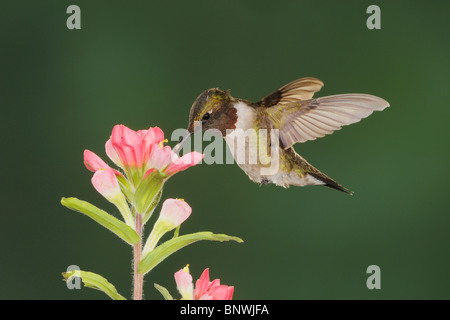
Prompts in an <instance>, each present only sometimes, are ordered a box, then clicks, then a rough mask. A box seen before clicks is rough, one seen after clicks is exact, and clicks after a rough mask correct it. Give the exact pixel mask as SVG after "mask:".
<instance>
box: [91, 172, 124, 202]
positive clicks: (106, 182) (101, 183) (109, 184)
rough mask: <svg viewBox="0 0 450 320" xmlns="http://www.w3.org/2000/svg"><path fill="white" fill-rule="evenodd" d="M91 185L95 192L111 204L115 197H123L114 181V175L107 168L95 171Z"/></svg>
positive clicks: (115, 180)
mask: <svg viewBox="0 0 450 320" xmlns="http://www.w3.org/2000/svg"><path fill="white" fill-rule="evenodd" d="M92 184H93V185H94V188H95V190H97V191H98V192H99V193H100V194H101V195H102V196H104V197H105V198H106V199H108V200H109V201H111V202H114V201H115V200H116V199H117V197H121V196H123V195H122V193H121V191H120V186H119V183H118V182H117V179H116V174H115V172H114V170H113V169H111V168H109V167H108V168H106V169H104V170H98V171H96V172H95V173H94V176H93V177H92Z"/></svg>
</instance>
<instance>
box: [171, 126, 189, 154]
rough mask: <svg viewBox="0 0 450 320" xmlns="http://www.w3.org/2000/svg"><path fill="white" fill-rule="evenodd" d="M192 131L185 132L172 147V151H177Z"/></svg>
mask: <svg viewBox="0 0 450 320" xmlns="http://www.w3.org/2000/svg"><path fill="white" fill-rule="evenodd" d="M191 134H192V132H189V131H188V132H187V133H186V134H185V135H184V136H183V137H181V139H180V141H179V142H178V143H177V145H176V146H175V147H174V148H173V149H172V151H173V152H175V153H178V151H179V150H180V148H181V146H182V145H183V144H184V143H185V142H186V140H187V139H188V138H189V137H190V136H191Z"/></svg>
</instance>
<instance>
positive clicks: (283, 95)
mask: <svg viewBox="0 0 450 320" xmlns="http://www.w3.org/2000/svg"><path fill="white" fill-rule="evenodd" d="M322 87H323V82H322V81H320V80H319V79H317V78H309V77H308V78H301V79H297V80H294V81H292V82H289V83H288V84H286V85H284V86H282V87H281V88H280V89H278V90H277V91H274V92H272V93H270V94H268V95H267V96H265V97H264V98H262V99H261V100H260V101H258V102H257V103H256V104H257V105H258V106H260V107H272V106H275V105H278V104H287V103H290V102H296V101H301V100H309V99H311V98H312V97H313V95H314V93H315V92H317V91H319V90H320V89H321V88H322Z"/></svg>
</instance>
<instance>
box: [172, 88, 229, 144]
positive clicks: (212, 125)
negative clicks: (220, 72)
mask: <svg viewBox="0 0 450 320" xmlns="http://www.w3.org/2000/svg"><path fill="white" fill-rule="evenodd" d="M235 101H236V100H235V99H234V98H233V97H232V96H231V95H230V92H229V91H228V90H227V91H223V90H220V89H218V88H213V89H208V90H205V91H203V92H202V93H201V94H200V95H199V96H198V97H197V99H195V101H194V103H193V104H192V107H191V111H190V112H189V125H188V132H187V134H186V135H185V136H184V137H182V138H181V139H180V142H179V143H178V144H177V145H176V146H175V148H174V149H173V150H174V151H175V152H178V150H179V149H180V148H181V145H182V144H183V143H184V142H185V141H186V140H187V138H188V137H189V136H190V135H191V134H193V133H194V132H196V131H206V130H208V129H217V130H219V131H220V132H221V133H222V135H223V136H225V135H226V130H227V129H235V128H236V126H235V124H236V122H237V110H236V108H234V107H233V102H235Z"/></svg>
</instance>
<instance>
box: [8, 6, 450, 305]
mask: <svg viewBox="0 0 450 320" xmlns="http://www.w3.org/2000/svg"><path fill="white" fill-rule="evenodd" d="M374 3H376V4H377V5H379V6H380V8H381V27H382V28H381V30H368V29H367V27H366V19H367V18H368V17H369V15H368V14H366V8H367V7H368V6H369V5H371V4H374ZM71 4H77V5H79V6H80V8H81V26H82V29H81V30H68V29H67V28H66V19H67V17H68V16H69V15H68V14H66V8H67V7H68V6H69V5H71ZM449 9H450V3H449V2H448V1H278V2H275V1H120V2H119V1H108V2H106V1H104V2H99V1H60V0H59V1H56V0H55V1H14V2H13V1H8V2H4V3H2V10H1V13H0V15H1V19H0V21H1V22H0V23H1V28H0V34H1V39H2V40H1V43H2V44H1V46H2V49H1V52H0V57H1V60H0V61H1V62H0V63H1V65H2V68H1V75H2V76H1V81H2V83H1V100H2V102H1V104H2V139H1V140H2V153H3V157H2V169H3V171H2V176H3V180H2V181H3V183H2V212H1V215H0V227H1V230H0V237H1V238H0V252H1V253H0V259H1V260H0V270H1V272H2V276H3V277H2V284H1V286H0V298H2V299H107V297H106V296H105V295H104V294H103V293H101V292H99V291H95V290H91V289H85V288H83V289H82V290H68V289H67V288H66V285H65V283H64V282H63V281H62V276H61V272H63V271H65V270H66V268H67V266H69V265H72V264H75V265H79V266H80V267H81V268H82V269H83V270H88V271H92V272H97V273H100V274H102V275H103V276H105V277H106V278H107V279H108V280H109V281H111V282H112V283H113V284H114V285H115V286H116V287H117V289H118V291H119V292H120V293H121V294H122V295H124V296H126V297H130V295H131V281H132V279H131V262H130V261H131V258H132V251H131V247H129V246H128V245H126V244H125V243H124V242H122V241H121V240H119V239H118V238H117V237H116V236H114V235H113V234H112V233H110V232H109V231H107V230H105V229H103V228H102V227H100V226H99V225H97V224H96V223H95V222H93V221H91V220H90V219H89V218H87V217H85V216H82V215H81V214H78V213H74V212H72V211H70V210H68V209H66V208H64V207H62V206H61V205H60V203H59V201H60V198H61V197H63V196H75V197H78V198H80V199H84V200H87V201H90V202H92V203H93V204H95V205H97V206H99V207H101V208H104V209H105V210H109V211H111V212H113V211H114V208H113V206H112V205H111V204H110V203H108V202H107V201H106V200H104V199H103V198H102V197H101V196H100V195H99V194H97V193H96V191H95V190H94V188H93V187H92V185H91V182H90V179H91V176H92V173H91V172H89V171H87V170H86V169H85V168H84V165H83V162H82V161H83V150H84V149H90V150H92V151H94V152H96V153H97V154H99V155H100V156H101V157H103V158H104V159H106V155H105V152H104V143H105V141H106V140H107V139H108V137H109V135H110V133H111V129H112V127H113V126H114V125H115V124H118V123H122V124H125V125H127V126H129V127H131V128H133V129H136V130H137V129H144V128H148V127H150V126H155V125H156V126H159V127H161V128H162V129H163V130H164V131H165V132H166V134H167V135H169V134H170V133H171V132H172V130H174V129H176V128H184V127H186V125H187V121H188V113H189V108H190V106H191V104H192V102H193V101H194V99H195V98H196V97H197V95H198V94H200V93H201V92H202V91H203V90H205V89H208V88H211V87H220V88H221V89H231V90H232V94H233V96H235V97H240V98H246V99H249V100H253V101H256V100H258V99H260V98H261V97H263V96H265V95H266V94H267V93H269V92H271V91H272V90H274V89H276V88H278V87H280V86H281V85H283V84H285V83H287V82H289V81H291V80H293V79H296V78H299V77H304V76H313V77H318V78H319V79H321V80H322V81H324V83H325V87H324V88H323V89H322V91H321V92H320V93H319V94H318V96H322V95H331V94H338V93H350V92H361V93H370V94H375V95H378V96H381V97H383V98H385V99H386V100H388V101H389V102H390V104H391V107H390V108H388V109H386V110H385V111H383V112H381V113H379V112H377V113H375V114H373V115H372V116H370V117H369V118H368V119H365V120H363V121H361V122H360V123H358V124H355V125H352V126H349V127H345V128H344V129H343V130H341V131H338V132H335V133H334V134H333V135H331V136H327V137H325V138H323V139H318V140H316V141H313V142H307V143H304V144H300V145H296V147H295V148H296V150H297V151H298V152H299V153H300V154H301V155H302V156H304V157H305V158H306V159H307V160H308V161H309V162H310V163H311V164H313V165H314V166H316V167H317V168H319V169H320V170H322V171H323V172H325V173H326V174H328V175H330V176H331V177H332V178H334V179H336V180H337V181H338V182H339V183H341V184H343V185H344V186H346V187H348V188H349V189H351V190H353V191H355V195H354V196H352V197H351V196H348V195H346V194H344V193H340V192H337V191H334V190H331V189H328V188H323V187H304V188H300V187H292V188H290V189H283V188H280V187H276V186H261V187H260V186H258V185H257V184H254V183H253V182H251V181H250V180H249V179H248V178H247V176H246V175H245V174H244V173H243V172H242V171H241V170H240V169H239V168H238V167H237V166H236V165H210V166H208V165H199V166H196V167H194V168H191V169H189V170H187V171H185V172H182V173H179V174H177V175H176V176H175V177H174V178H173V179H171V180H170V181H169V183H168V184H167V185H166V188H165V190H164V194H163V197H164V198H168V197H178V198H184V199H185V200H186V201H187V202H188V203H189V204H190V205H191V206H192V208H193V213H192V215H191V217H190V218H189V220H187V221H186V222H185V223H184V224H183V226H182V228H181V234H186V233H190V232H196V231H206V230H209V231H213V232H216V233H226V234H229V235H236V236H239V237H241V238H243V239H244V241H245V242H244V243H242V244H237V243H216V242H211V243H209V242H199V243H196V244H193V245H191V246H189V247H187V248H186V249H184V250H182V251H179V252H178V253H176V254H174V255H173V256H171V257H170V258H168V259H167V260H166V261H164V262H163V263H162V264H160V265H159V266H158V267H157V268H156V269H155V270H153V271H152V272H151V273H150V274H148V275H147V276H146V282H145V297H146V298H147V299H161V296H160V294H159V293H158V292H157V291H156V290H155V289H154V288H153V283H155V282H156V283H158V284H160V285H163V286H165V287H167V288H168V289H169V290H170V291H171V292H172V294H173V295H174V296H175V297H179V296H178V294H177V292H176V289H175V281H174V278H173V274H174V272H176V271H177V270H179V269H180V268H182V267H184V266H185V265H186V264H187V263H189V264H190V269H191V273H192V274H193V276H194V278H195V279H196V278H198V277H199V276H200V274H201V272H202V271H203V269H204V268H206V267H209V268H210V274H211V277H212V278H213V279H214V278H220V279H221V280H222V283H224V284H229V285H234V286H235V295H234V298H235V299H449V298H450V250H449V249H450V233H449V225H450V216H449V198H448V197H449V195H448V194H449V184H448V183H449V178H450V175H449V173H450V172H449V160H450V157H449V142H448V141H449V140H448V138H449V124H448V123H449V122H448V121H449V115H450V111H449V110H450V107H449V102H450V99H449V92H450V91H449V89H448V85H449V83H448V79H449V78H448V77H449V71H450V68H449V52H450V51H449V49H450V44H449V41H448V31H449V30H450V23H449V20H448V13H449ZM169 144H170V145H172V146H173V145H174V144H175V142H174V141H171V142H169ZM148 229H149V228H148V227H147V230H146V231H147V233H148V231H149V230H148ZM369 265H378V266H379V267H380V268H381V290H368V289H367V287H366V279H367V277H368V275H367V274H366V269H367V267H368V266H369Z"/></svg>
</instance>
